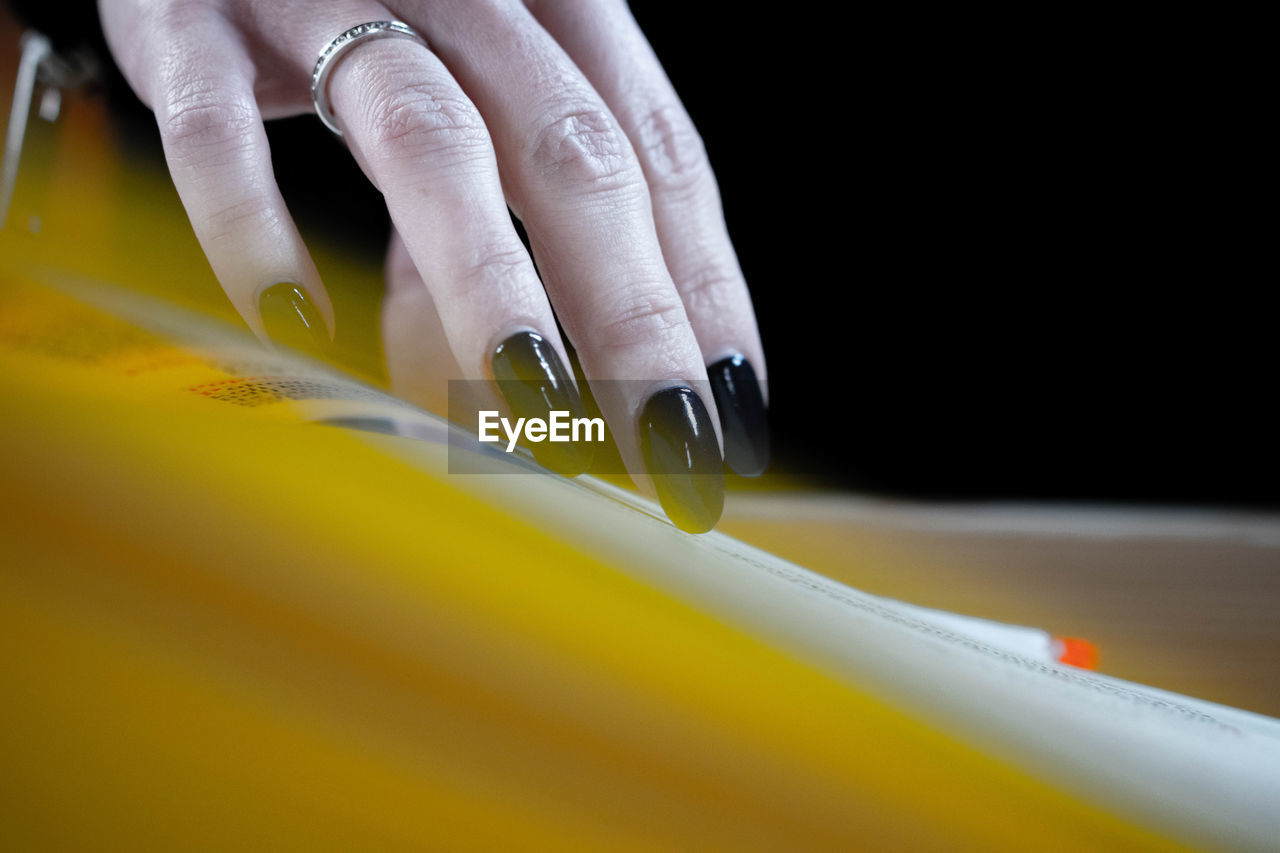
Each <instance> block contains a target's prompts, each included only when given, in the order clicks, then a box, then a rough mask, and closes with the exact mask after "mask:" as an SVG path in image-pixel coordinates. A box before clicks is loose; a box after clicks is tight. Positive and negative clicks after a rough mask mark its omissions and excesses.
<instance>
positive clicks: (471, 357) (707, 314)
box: [99, 0, 768, 531]
mask: <svg viewBox="0 0 1280 853" xmlns="http://www.w3.org/2000/svg"><path fill="white" fill-rule="evenodd" d="M99 5H100V7H101V12H102V19H103V24H104V28H105V30H106V35H107V39H108V43H109V44H110V45H111V49H112V52H113V53H114V54H115V57H116V60H117V62H118V63H119V65H120V67H121V69H122V70H123V72H124V74H125V76H126V77H127V79H128V80H129V82H130V84H131V85H132V86H133V88H134V89H135V91H136V92H137V93H138V95H139V96H140V97H141V98H142V99H143V100H144V101H145V102H146V103H147V104H148V105H149V106H150V107H151V108H152V109H153V110H154V111H155V114H156V118H157V121H158V123H159V127H160V132H161V136H162V138H163V141H164V148H165V155H166V158H167V160H168V163H169V168H170V171H171V173H172V176H173V180H174V183H175V184H176V186H177V188H178V192H179V194H180V195H181V197H182V201H183V204H184V205H185V206H186V209H187V212H188V214H189V215H190V217H191V222H192V225H193V226H194V228H195V231H196V234H197V236H198V237H199V239H200V243H201V245H202V246H203V248H204V251H205V253H206V255H207V256H208V258H209V261H210V263H211V264H212V266H213V270H214V272H215V274H216V275H217V277H218V280H219V281H220V282H221V283H222V286H223V287H224V288H225V289H226V292H227V294H228V296H229V297H230V299H231V301H232V303H233V304H234V305H235V306H236V308H237V309H238V310H239V312H240V313H241V315H242V316H243V317H244V318H245V320H246V321H247V322H248V324H249V326H250V327H251V328H252V329H253V330H254V331H255V332H256V333H257V334H259V335H260V336H263V337H268V338H273V339H276V340H277V341H280V340H283V341H284V342H292V343H302V344H309V345H312V346H323V345H324V344H325V343H326V342H327V341H328V340H329V339H330V337H331V333H332V329H333V323H334V318H333V309H332V306H331V304H330V302H329V299H328V296H327V294H326V293H325V290H324V286H323V285H322V284H321V283H320V280H319V277H318V275H317V273H316V269H315V266H314V265H313V263H312V261H311V259H310V257H309V255H308V253H307V250H306V247H305V246H304V245H303V243H302V240H301V238H300V237H299V235H298V231H297V228H296V227H295V225H294V223H293V220H292V218H291V217H290V215H289V212H288V210H287V209H286V208H285V205H284V201H283V199H282V198H281V196H280V192H279V189H278V188H277V186H276V183H275V179H274V176H273V172H272V167H271V156H270V152H269V151H268V147H267V141H266V136H265V133H264V131H263V126H262V122H263V120H264V118H273V117H278V116H286V115H293V114H297V113H304V112H310V111H312V109H313V105H312V98H311V94H310V78H311V73H312V70H313V68H314V67H315V64H316V59H317V56H318V55H319V53H320V51H321V49H322V48H324V47H325V46H326V45H328V44H329V43H330V42H331V41H332V40H333V39H335V38H336V37H337V36H338V35H340V34H341V33H343V32H344V31H346V30H348V29H349V28H351V27H354V26H356V25H358V24H363V23H366V22H371V21H388V20H400V21H404V22H406V23H407V24H408V25H409V26H411V27H412V28H413V29H414V30H416V31H417V32H418V33H420V34H421V35H422V36H423V37H424V38H425V39H426V41H427V43H428V45H429V49H428V48H426V47H423V46H422V45H421V44H420V43H418V42H416V41H414V40H412V39H410V38H403V37H391V38H380V39H367V40H362V41H361V42H360V43H358V44H356V45H354V46H353V47H352V48H351V50H350V51H349V52H348V53H347V54H346V55H344V56H343V57H342V58H341V59H340V60H338V61H337V62H336V63H335V64H334V66H333V70H332V75H331V77H330V78H329V81H328V87H327V95H328V100H329V103H330V104H331V105H332V109H333V111H334V114H335V115H336V120H337V124H338V126H339V128H340V129H341V131H342V133H343V135H344V137H345V140H346V142H347V144H348V145H349V147H350V149H351V152H352V154H353V155H354V156H355V158H356V159H357V161H358V162H359V163H360V166H361V168H362V169H363V170H364V172H365V174H366V175H367V176H368V177H369V180H370V181H372V182H373V183H374V185H375V186H377V187H378V188H379V189H380V190H381V192H382V193H383V195H384V196H385V197H386V202H387V208H388V210H389V211H390V214H391V219H392V221H393V223H394V226H395V231H396V235H395V236H393V243H392V250H391V251H392V263H391V264H390V265H389V278H390V281H391V287H390V288H389V293H388V298H387V301H386V305H385V306H384V330H385V331H386V332H387V335H388V349H389V351H391V350H393V349H394V350H395V351H396V352H402V353H403V352H411V353H412V352H415V351H416V352H434V356H433V357H428V358H424V359H423V360H422V363H420V364H415V363H413V362H412V360H410V361H409V362H407V363H406V362H403V361H402V362H401V363H398V364H393V371H392V372H393V378H394V380H395V383H396V385H397V388H398V389H409V390H412V389H415V388H425V387H430V386H431V385H432V383H435V382H441V381H443V380H444V379H446V378H462V379H469V380H477V381H490V380H493V379H495V378H496V379H500V380H502V379H519V380H522V381H521V382H515V383H508V382H502V383H499V387H501V388H502V389H503V392H504V393H505V394H506V400H505V403H506V405H507V407H508V409H509V410H510V411H511V413H512V414H513V415H515V416H522V417H546V414H547V410H548V409H557V408H565V409H569V410H575V409H580V407H581V403H580V402H579V400H578V395H577V392H576V390H575V389H574V386H573V383H572V380H571V377H570V373H569V371H568V369H567V368H566V365H567V364H568V359H567V357H566V352H565V346H564V342H563V341H561V339H560V336H559V334H558V332H557V326H556V317H557V316H558V317H559V319H560V322H561V324H562V325H563V327H564V329H565V332H566V333H567V335H568V337H569V339H570V340H571V341H572V342H573V344H574V347H575V349H576V350H577V353H578V356H579V358H580V360H581V364H582V368H583V371H584V373H585V374H586V377H587V379H588V381H589V382H591V385H592V389H593V391H594V392H595V396H596V398H597V400H598V402H599V403H600V406H601V410H602V411H603V412H604V415H605V417H606V419H607V420H608V422H609V424H610V426H611V428H612V432H613V435H614V438H615V440H616V441H617V444H618V446H619V450H620V452H621V453H622V456H623V459H624V461H625V462H626V465H627V469H628V471H629V472H631V474H632V476H633V478H634V479H635V480H636V481H637V483H639V484H640V485H641V487H642V488H645V489H646V490H649V491H651V492H655V493H656V494H657V496H658V497H659V499H660V500H661V502H662V505H663V507H664V509H665V510H666V512H667V513H668V515H669V516H670V517H671V518H672V520H673V521H675V523H676V524H677V525H679V526H680V527H682V528H684V529H686V530H691V531H703V530H708V529H710V528H711V527H712V526H713V525H714V524H715V522H716V520H717V519H718V517H719V515H720V510H721V505H722V502H723V478H722V473H721V450H720V446H721V445H720V441H719V438H718V435H717V433H718V432H719V427H720V424H721V423H723V425H724V430H723V432H724V435H723V440H724V447H725V449H726V456H727V459H728V462H729V464H730V465H731V466H732V467H733V468H734V469H736V470H738V471H739V472H740V473H743V474H756V473H759V472H760V470H762V469H763V467H764V465H765V463H766V461H767V453H768V448H767V441H768V438H767V428H766V427H765V425H764V414H765V413H764V403H763V400H762V397H761V394H760V382H758V381H757V376H758V377H759V380H760V381H763V378H764V374H763V371H764V356H763V352H762V349H761V346H760V340H759V335H758V333H757V331H756V323H755V317H754V315H753V312H752V308H751V301H750V297H749V296H748V293H747V288H746V285H745V283H744V281H743V279H742V274H741V272H740V270H739V267H738V263H737V259H736V257H735V255H734V252H733V249H732V247H731V245H730V243H729V239H728V235H727V233H726V231H725V227H724V222H723V215H722V213H721V209H720V201H719V194H718V191H717V188H716V184H715V180H714V177H713V176H712V174H711V170H710V168H709V167H708V164H707V160H706V156H705V154H704V152H703V148H702V144H701V141H700V140H699V138H698V135H697V133H696V131H695V130H694V128H693V126H692V125H691V123H690V121H689V118H688V116H687V115H686V113H685V110H684V108H683V107H682V106H681V104H680V102H679V100H678V99H677V98H676V95H675V93H674V91H673V90H672V88H671V85H670V83H669V82H668V80H667V78H666V76H665V75H664V73H663V71H662V69H661V67H660V66H659V64H658V62H657V60H656V59H655V57H654V55H653V53H652V51H651V50H650V48H649V46H648V44H647V43H646V41H645V39H644V37H643V35H642V34H641V33H640V31H639V29H638V28H637V26H636V24H635V22H634V21H633V19H632V17H631V15H630V12H629V11H628V9H627V8H626V5H625V3H624V2H623V0H540V2H527V3H521V2H518V0H404V2H391V3H387V4H385V5H384V4H382V3H378V2H374V0H327V2H315V0H100V3H99ZM277 154H278V155H279V156H288V152H277ZM325 179H326V176H325V175H323V174H318V175H316V176H315V180H317V181H323V180H325ZM508 206H509V207H510V209H511V210H512V211H514V212H515V214H516V215H517V216H518V217H519V218H520V219H521V220H522V221H523V223H524V225H525V228H526V230H527V232H528V235H529V239H530V243H531V245H532V246H533V251H534V255H535V256H536V258H537V261H538V269H539V271H540V273H541V281H540V280H539V276H538V274H537V273H535V271H534V266H533V263H532V260H531V259H530V257H529V254H528V253H527V252H526V251H525V249H524V247H523V245H522V243H521V241H520V239H519V237H518V235H517V233H516V231H515V228H514V226H513V224H512V222H511V218H510V215H509V213H508ZM544 284H545V288H544ZM553 306H554V309H555V311H554V313H553V311H552V307H553ZM433 336H434V337H433ZM393 339H394V340H393ZM446 356H447V357H446ZM707 365H712V370H711V381H710V382H708V370H707ZM753 368H754V371H753ZM755 371H759V373H758V374H757V373H756V372H755ZM611 380H627V381H617V382H615V381H611ZM639 380H643V381H639ZM708 389H711V390H712V391H713V393H712V394H709V393H708ZM573 414H575V415H576V414H580V412H579V411H573ZM717 414H718V416H719V419H718V418H717ZM551 447H552V445H539V448H538V449H539V450H540V451H542V452H541V453H540V454H539V458H540V459H541V460H542V461H543V462H544V463H545V464H549V465H550V466H552V467H555V468H557V469H559V470H561V471H562V472H563V473H567V474H576V473H580V472H581V471H582V470H584V469H585V467H586V463H587V461H588V460H587V459H586V458H585V457H584V455H583V454H582V453H580V452H577V451H564V450H563V448H556V450H557V451H559V452H550V448H551Z"/></svg>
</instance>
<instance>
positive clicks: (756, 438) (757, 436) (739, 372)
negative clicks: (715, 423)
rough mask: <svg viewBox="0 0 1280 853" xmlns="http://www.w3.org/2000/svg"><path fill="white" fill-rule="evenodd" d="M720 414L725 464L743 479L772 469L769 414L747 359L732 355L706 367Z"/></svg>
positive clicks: (753, 371)
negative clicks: (770, 464) (770, 467)
mask: <svg viewBox="0 0 1280 853" xmlns="http://www.w3.org/2000/svg"><path fill="white" fill-rule="evenodd" d="M707 375H708V376H710V377H711V393H712V394H713V395H715V398H716V409H718V410H719V412H720V429H721V432H723V434H724V461H725V462H726V463H728V465H729V467H730V468H732V469H733V470H734V471H736V472H737V473H738V474H741V475H742V476H743V477H759V476H760V475H761V474H763V473H764V469H765V468H767V467H769V413H768V411H767V410H766V408H765V405H764V395H763V394H761V393H760V383H759V382H758V381H756V371H755V369H754V368H753V367H752V366H751V362H749V361H747V359H746V356H743V355H731V356H729V357H728V358H722V359H721V360H720V361H717V362H716V363H715V364H713V365H711V366H710V367H708V368H707Z"/></svg>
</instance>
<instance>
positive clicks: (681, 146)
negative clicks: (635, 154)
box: [635, 104, 711, 195]
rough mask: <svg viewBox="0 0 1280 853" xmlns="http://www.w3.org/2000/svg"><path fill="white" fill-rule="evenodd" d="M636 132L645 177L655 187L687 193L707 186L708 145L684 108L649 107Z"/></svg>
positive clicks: (680, 193) (671, 106)
mask: <svg viewBox="0 0 1280 853" xmlns="http://www.w3.org/2000/svg"><path fill="white" fill-rule="evenodd" d="M635 134H636V147H637V149H638V151H639V154H640V158H641V161H642V163H643V164H644V170H645V176H646V177H647V178H648V180H649V185H650V186H651V187H653V188H654V189H655V190H658V191H662V192H667V193H673V194H677V195H687V194H690V193H693V192H697V191H698V190H700V189H702V188H704V187H705V186H706V185H707V182H708V181H709V180H710V178H711V166H710V163H709V162H708V160H707V152H706V148H705V146H704V145H703V144H702V137H701V136H699V135H698V131H697V129H696V128H695V127H694V126H693V122H692V121H691V120H690V119H689V116H688V115H687V114H686V113H685V111H684V110H683V109H681V108H679V107H678V106H675V105H673V104H665V105H662V106H658V107H655V108H653V109H651V110H649V111H648V112H647V113H645V115H644V116H643V118H641V119H640V121H639V122H637V124H636V126H635Z"/></svg>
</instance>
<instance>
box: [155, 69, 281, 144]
mask: <svg viewBox="0 0 1280 853" xmlns="http://www.w3.org/2000/svg"><path fill="white" fill-rule="evenodd" d="M159 122H160V129H161V133H162V135H163V136H164V137H165V138H167V139H168V140H169V141H170V142H171V143H173V144H175V145H176V146H177V147H178V148H180V149H199V148H206V147H209V146H227V145H243V144H247V140H248V138H249V136H250V135H251V134H252V133H253V132H254V130H255V129H256V127H257V124H258V111H257V110H256V109H255V108H254V107H253V106H252V105H251V104H249V103H247V102H246V101H245V100H244V99H243V98H242V97H241V96H240V94H239V93H237V92H233V91H230V90H228V89H227V88H225V87H220V86H218V85H216V84H211V83H207V82H201V81H184V82H182V83H179V84H178V85H176V86H173V87H172V88H171V89H170V90H169V97H168V98H167V99H166V101H165V103H164V108H163V111H162V115H161V116H160V118H159Z"/></svg>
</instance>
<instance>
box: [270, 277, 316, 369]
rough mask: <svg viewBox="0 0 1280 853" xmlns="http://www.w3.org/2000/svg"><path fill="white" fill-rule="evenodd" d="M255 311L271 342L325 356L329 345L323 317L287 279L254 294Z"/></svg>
mask: <svg viewBox="0 0 1280 853" xmlns="http://www.w3.org/2000/svg"><path fill="white" fill-rule="evenodd" d="M258 310H259V311H260V312H261V313H262V327H263V329H265V330H266V332H267V337H269V338H270V339H271V341H272V343H275V344H279V345H280V346H286V347H290V348H292V349H296V350H299V351H301V352H303V353H306V354H307V355H309V356H312V357H313V358H319V359H324V358H326V357H328V355H329V352H330V349H331V344H330V342H329V332H328V330H326V329H325V325H324V319H323V318H321V316H320V312H319V311H318V310H317V309H316V306H315V305H313V304H312V302H311V300H310V299H308V298H307V294H306V291H304V290H303V289H302V288H301V287H299V286H298V285H296V284H294V283H293V282H291V281H282V282H280V283H279V284H273V285H271V286H270V287H268V288H267V289H266V290H264V291H262V295H261V296H259V297H258Z"/></svg>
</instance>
